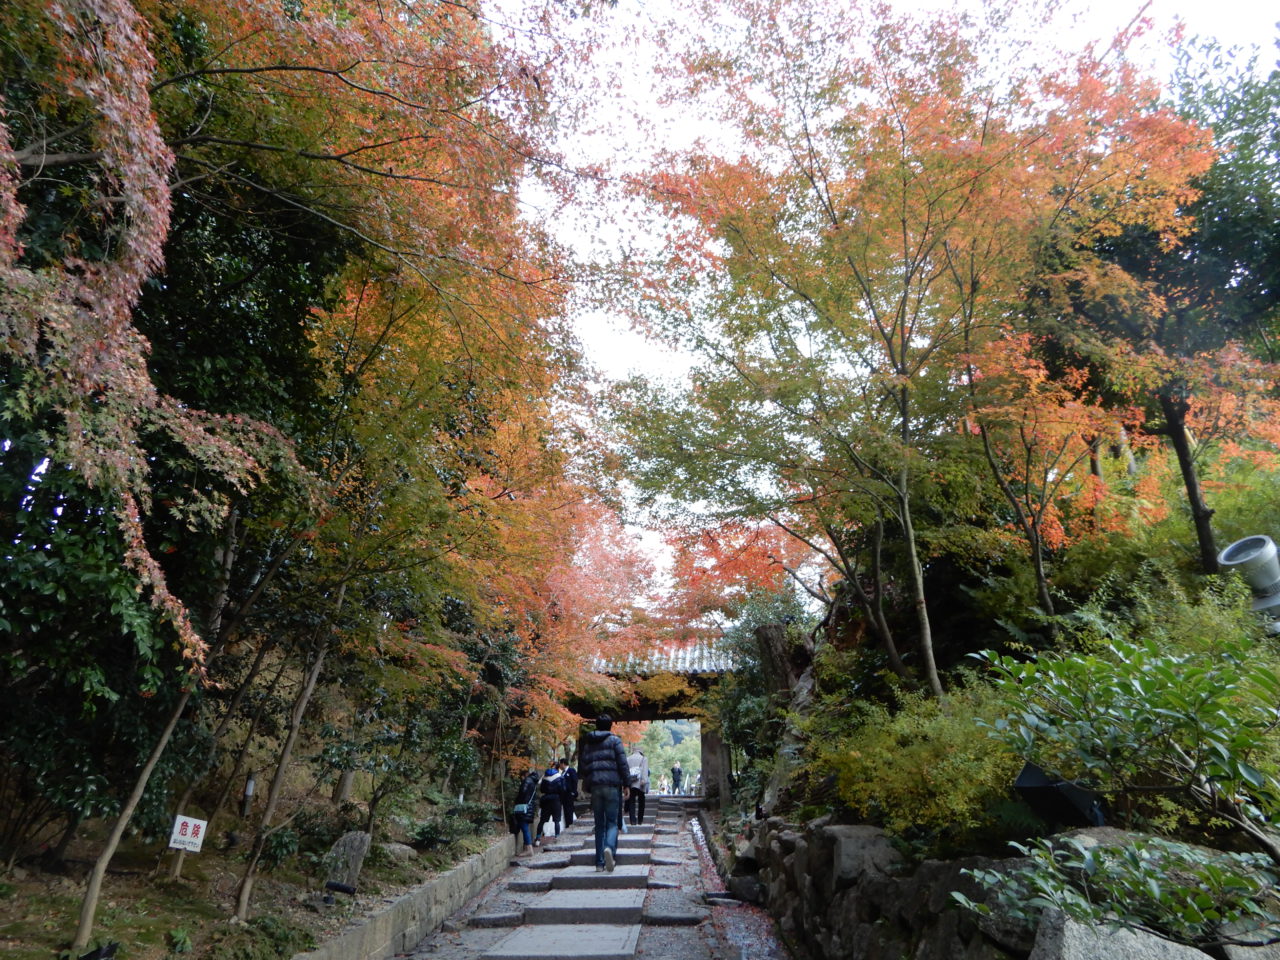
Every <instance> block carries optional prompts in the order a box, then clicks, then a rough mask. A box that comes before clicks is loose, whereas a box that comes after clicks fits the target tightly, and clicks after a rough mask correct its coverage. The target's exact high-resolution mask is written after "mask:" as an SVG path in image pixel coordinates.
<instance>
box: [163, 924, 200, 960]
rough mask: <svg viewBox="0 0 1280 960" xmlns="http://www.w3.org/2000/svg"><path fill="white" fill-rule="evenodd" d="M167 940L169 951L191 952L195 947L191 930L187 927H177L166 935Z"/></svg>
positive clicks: (172, 952) (177, 952) (178, 952)
mask: <svg viewBox="0 0 1280 960" xmlns="http://www.w3.org/2000/svg"><path fill="white" fill-rule="evenodd" d="M165 940H166V942H167V943H168V945H169V953H171V954H174V955H176V954H180V953H190V952H191V951H192V949H194V946H195V945H194V944H193V943H192V942H191V932H190V931H189V930H187V929H186V928H185V927H175V928H174V929H173V930H170V931H169V932H168V934H166V935H165Z"/></svg>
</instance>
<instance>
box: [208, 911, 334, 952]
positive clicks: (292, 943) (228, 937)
mask: <svg viewBox="0 0 1280 960" xmlns="http://www.w3.org/2000/svg"><path fill="white" fill-rule="evenodd" d="M314 946H315V938H314V937H312V935H311V934H310V933H309V932H308V931H306V930H304V929H303V928H301V927H297V926H294V925H293V924H291V923H289V922H288V921H287V920H282V919H280V918H278V917H257V918H255V919H253V920H250V921H249V922H248V923H246V924H243V925H241V926H237V927H233V928H232V929H231V931H230V932H229V933H227V934H224V935H223V936H222V937H221V938H220V939H219V940H218V941H217V942H216V943H214V944H213V947H212V949H211V950H210V951H209V960H278V958H280V957H292V956H293V955H294V954H297V953H302V952H303V951H306V950H310V949H312V948H313V947H314Z"/></svg>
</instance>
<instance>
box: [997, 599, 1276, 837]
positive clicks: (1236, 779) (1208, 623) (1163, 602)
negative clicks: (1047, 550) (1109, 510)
mask: <svg viewBox="0 0 1280 960" xmlns="http://www.w3.org/2000/svg"><path fill="white" fill-rule="evenodd" d="M1131 599H1132V600H1133V604H1132V606H1131V607H1130V609H1129V612H1128V613H1127V614H1126V615H1125V616H1123V617H1122V616H1119V615H1116V614H1114V613H1112V612H1109V611H1107V610H1106V609H1105V608H1104V607H1103V606H1102V605H1101V604H1100V603H1097V602H1095V603H1093V604H1090V605H1087V606H1085V607H1083V608H1081V609H1080V610H1079V611H1077V612H1076V613H1075V614H1073V615H1072V616H1071V617H1070V618H1067V620H1066V623H1067V624H1068V626H1069V628H1070V631H1071V636H1072V639H1074V640H1075V641H1076V642H1077V643H1078V645H1079V646H1080V647H1081V649H1080V650H1079V651H1078V652H1073V653H1071V654H1070V655H1056V654H1055V655H1049V654H1044V655H1041V656H1039V657H1037V658H1035V659H1033V660H1030V661H1027V662H1019V661H1016V660H1014V659H1013V658H1011V657H1000V656H996V655H993V654H990V653H988V654H984V655H982V656H983V659H984V660H985V662H986V663H987V664H988V665H989V666H990V668H991V671H992V673H993V675H994V677H995V682H996V686H997V688H998V690H999V691H1000V693H1001V696H1002V697H1003V698H1004V701H1005V707H1004V710H1003V716H1001V717H999V718H998V719H996V720H995V721H994V722H990V721H984V722H986V723H987V725H988V726H989V728H990V730H991V731H992V733H993V735H994V736H995V737H996V738H997V739H998V740H999V741H1000V742H1002V743H1003V744H1004V745H1005V746H1006V747H1007V748H1008V749H1011V750H1014V751H1016V752H1017V753H1018V754H1019V755H1021V756H1022V757H1024V758H1026V759H1028V760H1030V761H1032V762H1034V763H1036V764H1037V765H1039V766H1041V767H1043V768H1044V769H1045V770H1047V771H1049V772H1050V773H1052V774H1053V775H1055V776H1058V777H1061V778H1063V779H1066V780H1072V781H1076V782H1081V783H1083V784H1086V785H1088V786H1091V787H1093V788H1095V789H1098V790H1100V791H1102V792H1103V793H1104V794H1106V795H1107V796H1108V798H1109V799H1110V800H1111V801H1112V805H1113V815H1114V816H1115V817H1117V818H1119V820H1120V821H1121V822H1125V823H1130V824H1141V825H1150V824H1152V823H1154V824H1156V825H1157V826H1163V827H1164V828H1166V829H1169V828H1174V827H1177V826H1179V825H1181V824H1183V823H1185V822H1188V821H1191V820H1194V819H1197V818H1204V817H1206V816H1207V817H1214V818H1219V819H1220V820H1223V821H1225V822H1228V823H1231V824H1234V825H1235V826H1238V827H1242V828H1243V829H1245V830H1246V832H1249V833H1251V834H1252V833H1253V830H1254V828H1255V827H1256V826H1258V825H1260V824H1261V823H1262V822H1263V821H1265V820H1266V819H1267V818H1269V817H1270V816H1271V815H1273V814H1274V813H1276V812H1277V811H1280V782H1278V781H1277V780H1276V778H1275V774H1276V770H1275V767H1274V764H1273V762H1272V761H1271V760H1270V755H1271V754H1272V752H1273V751H1274V749H1275V747H1274V738H1273V736H1272V734H1273V732H1274V730H1275V729H1276V726H1277V724H1280V709H1278V708H1277V706H1276V704H1277V702H1280V676H1277V672H1276V662H1275V658H1274V655H1273V654H1272V653H1271V652H1270V650H1268V649H1267V648H1266V647H1265V646H1264V645H1261V644H1260V643H1258V642H1256V641H1255V640H1253V639H1252V638H1251V637H1250V636H1249V633H1250V632H1251V629H1252V630H1256V627H1252V628H1251V627H1250V625H1249V624H1248V622H1247V620H1245V619H1244V618H1243V617H1242V615H1241V613H1240V610H1241V609H1243V608H1244V604H1243V603H1242V598H1241V597H1240V596H1239V594H1238V593H1237V592H1236V591H1235V590H1234V589H1233V588H1230V587H1223V586H1221V585H1211V586H1210V587H1209V588H1208V589H1206V590H1205V592H1204V593H1203V594H1202V595H1201V597H1199V598H1196V599H1192V598H1189V597H1187V596H1186V595H1185V594H1182V593H1180V592H1179V591H1177V590H1174V589H1171V590H1170V591H1169V592H1168V593H1167V594H1166V595H1165V596H1164V597H1162V598H1158V597H1156V596H1154V595H1149V594H1146V593H1143V592H1138V591H1135V594H1134V595H1133V596H1132V598H1131ZM1160 800H1164V801H1165V803H1164V804H1163V805H1162V804H1160V803H1158V802H1157V801H1160ZM1255 839H1257V838H1256V837H1255Z"/></svg>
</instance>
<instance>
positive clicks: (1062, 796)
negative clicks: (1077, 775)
mask: <svg viewBox="0 0 1280 960" xmlns="http://www.w3.org/2000/svg"><path fill="white" fill-rule="evenodd" d="M1013 789H1015V790H1017V791H1018V794H1019V796H1021V797H1022V799H1023V800H1025V801H1026V802H1027V806H1029V807H1030V808H1031V809H1032V810H1034V811H1035V813H1036V816H1038V817H1039V818H1040V819H1041V820H1043V821H1044V822H1045V823H1048V824H1055V823H1056V824H1061V825H1062V826H1064V827H1101V826H1105V825H1106V822H1107V820H1106V806H1105V804H1104V803H1103V800H1102V794H1100V793H1098V792H1097V791H1094V790H1089V789H1086V788H1085V787H1078V786H1076V785H1075V784H1074V783H1069V782H1068V781H1066V780H1055V779H1053V778H1052V777H1050V776H1049V775H1048V774H1047V773H1045V772H1044V771H1043V770H1042V769H1040V768H1039V767H1037V766H1036V765H1035V764H1034V763H1028V764H1027V765H1026V766H1024V767H1023V768H1022V772H1021V773H1019V774H1018V779H1017V780H1015V781H1014V782H1013Z"/></svg>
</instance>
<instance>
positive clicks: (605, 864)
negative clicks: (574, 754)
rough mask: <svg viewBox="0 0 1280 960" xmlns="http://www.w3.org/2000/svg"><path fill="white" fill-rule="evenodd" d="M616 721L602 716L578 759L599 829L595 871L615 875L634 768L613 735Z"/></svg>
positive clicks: (597, 832) (586, 739)
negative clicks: (620, 827)
mask: <svg viewBox="0 0 1280 960" xmlns="http://www.w3.org/2000/svg"><path fill="white" fill-rule="evenodd" d="M612 730H613V718H612V717H611V716H609V715H608V714H607V713H602V714H601V715H600V716H599V717H598V718H597V719H596V728H595V730H594V731H593V732H591V733H589V734H587V736H586V737H585V738H584V740H583V743H582V753H581V756H580V757H579V760H578V763H579V772H580V773H581V774H582V779H583V780H584V781H585V782H586V784H587V790H588V791H589V792H590V794H591V814H592V816H593V817H595V827H596V869H597V870H607V871H609V872H610V873H612V872H613V867H614V862H615V858H616V857H617V854H618V821H619V819H620V818H621V816H622V801H623V799H624V798H625V796H626V793H627V781H628V780H629V779H630V778H631V768H630V767H628V766H627V752H626V750H625V749H624V748H623V746H622V741H621V740H619V739H618V737H617V735H616V734H614V733H612V732H611V731H612Z"/></svg>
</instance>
